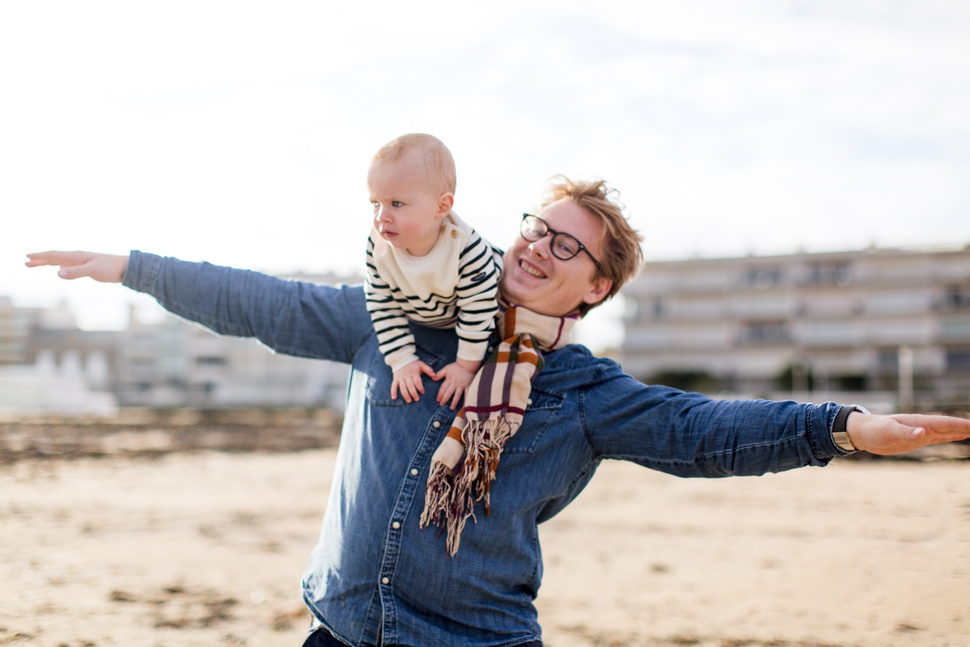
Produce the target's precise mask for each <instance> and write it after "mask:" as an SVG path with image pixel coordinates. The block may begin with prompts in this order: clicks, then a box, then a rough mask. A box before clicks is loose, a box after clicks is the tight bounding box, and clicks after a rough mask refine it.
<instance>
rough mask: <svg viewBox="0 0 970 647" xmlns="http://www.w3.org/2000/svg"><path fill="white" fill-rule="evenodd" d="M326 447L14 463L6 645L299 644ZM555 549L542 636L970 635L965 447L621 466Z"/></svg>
mask: <svg viewBox="0 0 970 647" xmlns="http://www.w3.org/2000/svg"><path fill="white" fill-rule="evenodd" d="M334 457H335V451H334V450H333V449H310V450H304V451H299V452H282V453H270V452H235V453H229V452H223V451H216V450H204V449H203V450H198V449H196V450H190V451H179V452H171V453H160V454H156V455H147V456H145V455H134V456H133V455H129V454H126V453H124V452H121V453H119V454H118V455H114V456H107V457H101V458H76V459H70V460H67V459H56V460H52V459H49V458H45V459H25V460H17V461H15V462H7V463H6V464H4V465H2V466H0V515H2V524H0V547H2V548H0V580H2V582H3V585H2V587H0V645H44V646H61V645H64V646H69V647H94V646H98V647H103V646H107V645H150V646H163V645H164V646H171V645H178V646H199V647H203V646H205V647H212V646H215V645H259V646H276V645H280V646H297V645H300V644H301V641H302V638H303V636H304V634H305V630H306V626H307V624H308V621H309V619H308V616H307V614H306V612H305V610H304V608H303V605H302V603H301V600H300V595H299V578H300V574H301V572H302V570H303V566H304V563H305V560H306V557H307V555H308V553H309V551H310V549H311V547H312V546H313V544H314V541H315V538H316V535H317V530H318V526H319V523H320V518H321V514H322V512H323V509H324V506H325V503H326V496H327V490H328V484H329V480H330V474H331V470H332V467H333V464H334ZM543 554H544V558H545V567H546V570H545V580H544V584H543V587H542V591H541V594H540V597H539V600H538V602H537V604H538V607H539V611H540V617H541V619H542V622H543V626H544V630H545V636H544V639H545V642H546V644H547V646H548V647H594V646H595V647H619V646H626V645H644V646H646V645H649V646H655V645H678V646H683V645H698V646H717V647H728V646H730V647H738V646H741V645H757V646H762V645H764V646H768V645H771V646H773V647H779V646H780V647H788V646H792V647H793V646H817V645H825V646H830V645H832V646H834V645H842V646H853V647H855V646H858V647H862V646H873V645H879V646H901V647H903V646H913V645H921V646H922V645H931V646H934V647H941V646H965V645H970V609H968V593H970V462H968V461H966V460H923V461H896V460H894V461H865V460H837V461H835V462H834V463H833V464H832V465H831V466H829V467H827V468H824V469H821V468H809V469H803V470H797V471H794V472H789V473H785V474H779V475H771V476H766V477H761V478H739V479H727V480H717V481H705V480H681V479H676V478H673V477H670V476H666V475H663V474H658V473H654V472H650V471H647V470H644V469H642V468H639V467H637V466H634V465H630V464H620V463H608V464H605V465H604V466H603V467H602V468H601V469H600V472H599V473H598V474H597V476H596V478H594V480H593V483H592V484H591V486H590V487H589V488H588V489H587V490H586V491H585V492H584V493H583V494H582V495H581V496H580V498H579V499H578V500H577V501H576V502H575V503H574V505H573V506H572V507H571V508H570V509H568V510H567V511H566V512H565V513H563V514H562V515H560V516H559V517H558V518H556V519H555V520H553V521H552V522H550V523H548V524H546V525H545V526H544V527H543Z"/></svg>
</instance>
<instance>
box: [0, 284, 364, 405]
mask: <svg viewBox="0 0 970 647" xmlns="http://www.w3.org/2000/svg"><path fill="white" fill-rule="evenodd" d="M299 278H301V279H303V280H309V281H313V282H318V283H328V284H336V283H341V282H343V283H348V282H354V281H355V279H354V277H350V278H349V279H341V278H340V277H336V276H332V275H324V276H309V275H308V276H300V277H299ZM347 376H348V368H347V367H346V366H345V365H342V364H337V363H333V362H324V361H315V360H308V359H303V358H296V357H290V356H286V355H277V354H274V353H273V352H272V351H270V350H269V349H267V348H266V347H265V346H262V345H261V344H259V343H258V342H257V341H255V340H253V339H246V338H238V337H226V336H220V335H216V334H214V333H212V332H211V331H209V330H207V329H205V328H203V327H202V326H200V325H198V324H194V323H190V322H187V321H185V320H183V319H180V318H178V317H175V316H174V315H170V314H167V313H166V314H164V315H163V316H162V318H161V319H158V320H153V321H151V322H148V321H141V320H139V319H138V317H137V316H136V314H135V312H134V310H132V312H131V315H130V316H129V322H128V326H127V327H126V328H125V329H124V330H120V331H87V330H81V329H79V328H78V327H77V325H76V323H75V319H74V317H73V315H72V314H71V313H70V311H69V310H67V308H66V306H60V307H58V308H56V309H51V310H47V309H41V308H18V307H16V306H15V305H14V304H13V303H12V302H11V301H10V300H9V299H6V298H0V414H4V415H22V414H48V413H55V414H64V415H98V416H110V415H112V414H113V413H115V412H117V410H118V408H119V407H148V408H173V407H194V408H203V409H220V408H233V407H249V408H251V407H266V408H292V407H300V408H304V407H305V408H327V409H332V410H334V411H343V408H344V394H345V391H346V383H347Z"/></svg>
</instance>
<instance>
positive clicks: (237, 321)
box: [124, 251, 844, 647]
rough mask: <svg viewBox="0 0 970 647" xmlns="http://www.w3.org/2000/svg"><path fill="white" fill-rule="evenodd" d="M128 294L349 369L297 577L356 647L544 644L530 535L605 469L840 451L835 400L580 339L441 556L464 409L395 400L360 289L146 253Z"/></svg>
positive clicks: (535, 542)
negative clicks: (484, 503) (707, 376)
mask: <svg viewBox="0 0 970 647" xmlns="http://www.w3.org/2000/svg"><path fill="white" fill-rule="evenodd" d="M124 284H125V285H126V286H128V287H130V288H133V289H135V290H139V291H141V292H146V293H148V294H151V295H153V296H154V297H155V298H156V299H157V300H158V302H159V303H160V304H161V305H162V306H163V307H165V308H166V309H168V310H169V311H171V312H173V313H175V314H177V315H180V316H182V317H184V318H186V319H189V320H192V321H196V322H199V323H201V324H203V325H205V326H207V327H209V328H211V329H212V330H214V331H216V332H219V333H222V334H227V335H236V336H246V337H255V338H257V339H259V340H260V341H262V342H263V343H264V344H265V345H267V346H268V347H270V348H271V349H273V350H274V351H276V352H278V353H285V354H290V355H296V356H301V357H308V358H320V359H326V360H332V361H337V362H345V363H348V364H350V365H351V367H352V371H351V374H350V378H349V384H348V389H347V410H346V414H345V418H344V423H343V430H342V435H341V439H340V446H339V449H338V454H337V463H336V469H335V472H334V475H333V484H332V487H331V490H330V497H329V501H328V502H327V507H326V513H325V515H324V519H323V524H322V528H321V531H320V538H319V542H318V543H317V545H316V547H315V548H314V549H313V551H312V553H311V555H310V559H309V563H308V565H307V567H306V571H305V573H304V576H303V582H302V587H303V597H304V599H305V601H306V604H307V605H308V606H309V608H310V610H311V612H312V613H313V615H314V616H315V617H316V618H317V619H318V620H319V621H320V622H321V623H322V624H323V625H324V626H325V627H326V628H327V629H329V630H330V631H331V633H333V634H334V635H335V636H337V637H338V638H339V639H341V640H342V641H344V642H346V643H347V644H349V645H378V644H380V641H381V640H383V644H385V645H411V646H413V647H418V646H427V645H466V646H481V647H485V646H490V647H498V646H509V647H511V646H513V645H518V644H521V643H525V642H528V641H533V640H540V639H541V633H540V628H539V623H538V618H537V613H536V609H535V606H534V605H533V600H534V598H535V597H536V595H537V593H538V590H539V584H540V582H541V581H542V559H541V555H540V551H539V535H538V528H537V526H538V524H539V523H541V522H543V521H545V520H547V519H550V518H552V517H553V516H554V515H555V514H556V513H558V512H559V511H560V510H562V509H563V508H564V507H565V506H566V505H568V504H569V503H570V502H571V501H572V500H573V499H574V498H575V497H576V496H577V495H578V494H579V492H580V491H581V490H582V489H583V487H584V486H585V485H586V484H587V483H588V482H589V480H590V478H592V476H593V473H594V472H595V470H596V467H597V466H598V465H599V463H600V462H601V461H603V460H606V459H618V460H627V461H633V462H635V463H638V464H640V465H643V466H644V467H647V468H650V469H656V470H660V471H663V472H667V473H669V474H674V475H677V476H683V477H722V476H731V475H758V474H764V473H767V472H777V471H781V470H786V469H791V468H795V467H801V466H804V465H825V464H827V463H828V461H829V460H830V459H831V458H832V457H833V456H837V455H840V454H842V453H844V452H842V451H841V450H840V449H839V448H838V447H837V446H836V445H835V444H834V443H833V441H832V437H831V425H832V422H833V419H834V417H835V414H836V412H837V410H838V406H837V405H836V404H834V403H827V404H824V405H811V404H797V403H794V402H768V401H763V400H746V401H740V400H739V401H716V400H712V399H710V398H707V397H704V396H702V395H699V394H696V393H685V392H682V391H678V390H675V389H672V388H667V387H663V386H647V385H644V384H642V383H640V382H638V381H637V380H635V379H633V378H632V377H630V376H629V375H626V374H625V373H624V372H623V371H622V369H621V368H620V367H619V366H618V365H617V364H616V363H615V362H613V361H611V360H607V359H600V358H596V357H594V356H592V355H591V354H590V353H589V351H588V350H587V349H586V348H585V347H583V346H579V345H570V346H567V347H565V348H563V349H561V350H557V351H555V352H551V353H547V354H546V356H545V359H546V365H545V368H544V369H543V370H542V372H541V373H539V374H538V375H537V376H536V378H535V380H534V383H533V389H532V394H531V400H530V403H529V406H528V409H527V411H526V414H525V417H524V421H523V423H522V426H521V428H520V429H519V431H518V433H516V434H515V435H514V436H513V437H512V439H511V440H510V441H509V443H508V445H507V446H506V448H505V450H504V452H503V453H502V456H501V462H500V464H499V467H498V470H497V473H496V480H495V481H494V483H493V486H492V490H491V512H490V514H489V515H487V516H486V515H485V513H484V511H483V510H481V509H478V510H476V513H477V519H476V520H475V521H470V522H469V523H468V525H466V527H465V529H464V532H463V533H462V537H461V546H460V549H459V551H458V553H457V554H456V555H455V556H454V557H449V555H448V553H447V551H446V549H445V537H444V534H443V533H441V532H439V531H438V529H437V528H436V527H429V528H426V529H424V530H421V529H419V518H420V516H421V512H422V509H423V506H424V489H425V482H426V481H427V478H428V469H429V461H430V459H431V455H432V453H433V452H434V450H435V448H436V447H437V446H438V444H439V443H440V442H441V440H442V438H443V437H444V435H445V433H447V430H448V428H449V425H450V422H451V420H452V419H453V417H454V411H452V410H451V409H450V408H448V407H443V406H439V405H438V404H437V403H436V402H435V394H436V391H437V386H438V384H437V383H435V382H432V381H430V380H425V393H424V394H423V395H422V396H421V399H420V401H418V402H416V403H411V404H406V403H404V401H403V400H402V399H400V398H398V399H397V400H391V399H390V386H391V372H390V370H389V369H388V367H387V366H386V365H385V363H384V358H383V357H382V355H381V353H380V352H379V350H378V346H377V340H376V337H375V335H374V333H373V329H372V326H371V321H370V318H369V316H368V314H367V310H366V308H365V303H364V294H363V290H362V288H361V287H360V286H356V287H345V286H341V287H331V286H321V285H314V284H310V283H305V282H298V281H286V280H282V279H278V278H275V277H271V276H266V275H263V274H258V273H255V272H250V271H246V270H236V269H230V268H225V267H219V266H214V265H210V264H207V263H187V262H184V261H178V260H176V259H171V258H162V257H159V256H154V255H150V254H144V253H141V252H137V251H135V252H132V253H131V256H130V259H129V264H128V269H127V272H126V274H125V277H124ZM412 329H413V332H414V335H415V339H416V342H417V349H418V355H419V357H420V358H421V359H422V360H423V361H424V362H426V363H427V364H428V365H430V366H431V367H432V368H433V369H434V370H436V371H437V370H439V369H440V368H442V367H443V366H445V365H446V364H447V363H449V362H451V361H453V360H454V358H455V352H456V347H457V339H456V336H455V333H454V331H453V330H435V329H430V328H424V327H421V326H416V325H412ZM294 477H295V478H298V475H294ZM314 495H315V493H314V492H308V493H307V496H311V497H312V496H314ZM643 505H644V507H645V508H649V502H648V501H644V502H643ZM479 507H481V504H480V506H479Z"/></svg>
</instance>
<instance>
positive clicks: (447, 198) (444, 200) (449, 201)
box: [435, 192, 455, 220]
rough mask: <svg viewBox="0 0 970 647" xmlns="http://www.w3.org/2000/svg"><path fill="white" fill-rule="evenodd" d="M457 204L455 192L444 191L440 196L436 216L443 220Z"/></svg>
mask: <svg viewBox="0 0 970 647" xmlns="http://www.w3.org/2000/svg"><path fill="white" fill-rule="evenodd" d="M454 204H455V194H454V193H450V192H449V193H442V194H441V195H440V196H439V197H438V210H437V212H436V213H435V217H436V218H438V220H441V219H442V218H444V217H445V216H447V215H448V214H449V213H451V208H452V207H453V206H454Z"/></svg>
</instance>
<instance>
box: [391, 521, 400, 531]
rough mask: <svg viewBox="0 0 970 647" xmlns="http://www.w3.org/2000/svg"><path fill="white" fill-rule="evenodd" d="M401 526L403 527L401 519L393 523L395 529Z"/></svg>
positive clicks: (392, 526)
mask: <svg viewBox="0 0 970 647" xmlns="http://www.w3.org/2000/svg"><path fill="white" fill-rule="evenodd" d="M400 527H401V522H400V521H395V522H394V523H392V524H391V528H394V530H397V529H399V528H400Z"/></svg>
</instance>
